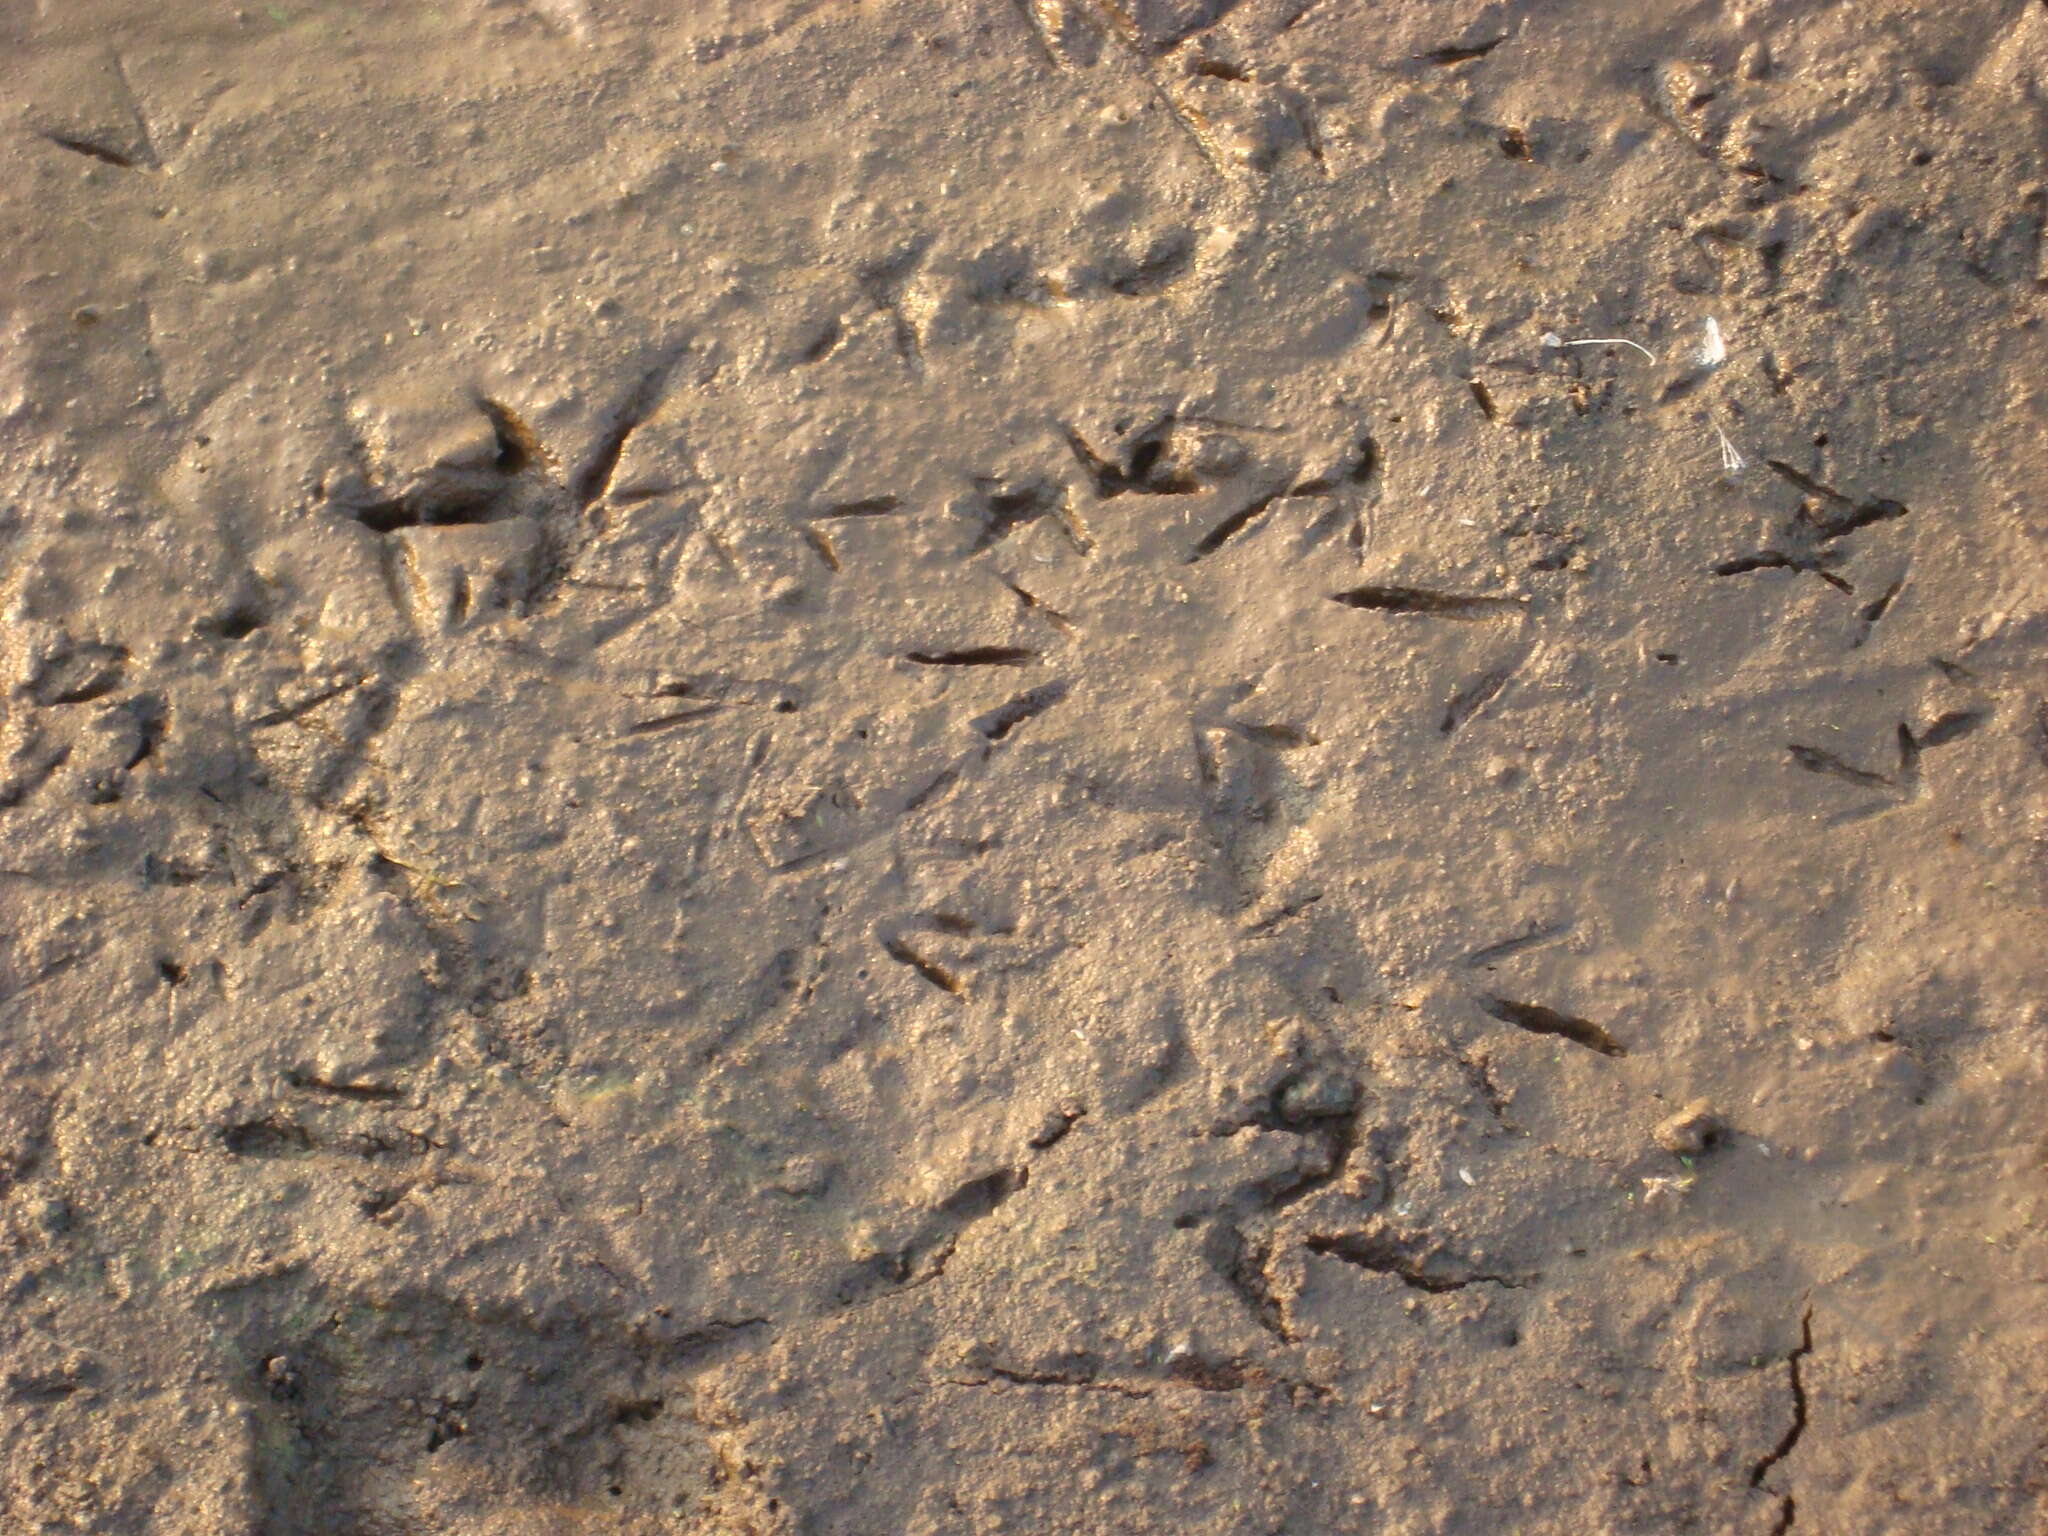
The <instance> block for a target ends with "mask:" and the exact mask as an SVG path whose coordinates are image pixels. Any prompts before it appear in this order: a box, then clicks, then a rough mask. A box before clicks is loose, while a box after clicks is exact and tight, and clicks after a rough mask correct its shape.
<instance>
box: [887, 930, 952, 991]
mask: <svg viewBox="0 0 2048 1536" xmlns="http://www.w3.org/2000/svg"><path fill="white" fill-rule="evenodd" d="M882 949H883V951H884V952H885V953H886V954H887V955H888V956H889V958H890V959H891V960H894V961H895V962H896V963H897V964H898V965H907V966H909V967H910V969H912V970H913V971H915V972H917V974H918V975H920V976H922V977H923V978H924V979H925V980H926V981H928V982H930V983H931V984H932V985H933V986H935V987H937V988H938V989H939V990H940V991H941V992H944V993H946V994H947V995H948V996H951V997H958V996H960V995H961V994H962V993H964V992H965V991H966V990H967V984H966V983H965V982H963V981H962V980H961V979H960V978H959V977H958V976H956V975H954V974H953V973H952V972H951V971H949V970H947V969H946V968H945V967H944V966H943V965H940V964H939V963H938V962H937V961H936V960H931V959H928V958H926V957H925V956H924V955H922V954H920V953H918V952H917V951H916V950H914V949H912V948H911V947H910V946H909V945H908V944H906V943H904V942H903V940H901V939H896V938H891V939H884V940H882Z"/></svg>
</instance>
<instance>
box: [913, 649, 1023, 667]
mask: <svg viewBox="0 0 2048 1536" xmlns="http://www.w3.org/2000/svg"><path fill="white" fill-rule="evenodd" d="M903 659H904V660H905V661H914V662H916V663H917V664H918V665H919V666H920V667H1021V666H1023V665H1024V664H1025V663H1026V662H1032V661H1036V660H1038V652H1036V651H1032V650H1026V649H1025V648H1024V647H1023V646H1021V645H970V646H967V647H965V648H964V649H962V650H957V651H905V652H904V653H903Z"/></svg>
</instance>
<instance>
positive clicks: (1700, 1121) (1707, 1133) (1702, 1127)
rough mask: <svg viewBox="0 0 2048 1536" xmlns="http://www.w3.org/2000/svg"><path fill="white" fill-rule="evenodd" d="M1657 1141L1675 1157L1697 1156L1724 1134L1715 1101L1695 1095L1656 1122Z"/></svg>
mask: <svg viewBox="0 0 2048 1536" xmlns="http://www.w3.org/2000/svg"><path fill="white" fill-rule="evenodd" d="M1655 1134H1656V1137H1657V1145H1658V1146H1660V1147H1662V1148H1663V1149H1664V1150H1665V1151H1666V1152H1669V1153H1671V1154H1672V1156H1674V1157H1696V1156H1698V1155H1699V1154H1700V1153H1702V1152H1704V1151H1706V1150H1707V1149H1708V1148H1709V1147H1711V1146H1712V1145H1713V1144H1714V1143H1715V1141H1716V1140H1717V1139H1719V1137H1720V1134H1721V1120H1720V1117H1719V1116H1718V1115H1716V1114H1715V1113H1714V1107H1713V1105H1711V1104H1709V1103H1708V1102H1707V1101H1706V1100H1705V1099H1694V1100H1693V1101H1692V1102H1691V1103H1690V1104H1688V1105H1686V1106H1685V1108H1683V1109H1681V1110H1680V1111H1679V1112H1678V1113H1677V1114H1675V1115H1672V1116H1670V1117H1668V1118H1666V1119H1663V1120H1660V1121H1658V1122H1657V1130H1656V1133H1655Z"/></svg>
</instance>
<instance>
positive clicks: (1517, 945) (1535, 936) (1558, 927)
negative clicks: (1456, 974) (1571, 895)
mask: <svg viewBox="0 0 2048 1536" xmlns="http://www.w3.org/2000/svg"><path fill="white" fill-rule="evenodd" d="M1571 931H1572V925H1571V924H1570V923H1548V924H1545V923H1531V924H1529V926H1528V927H1527V928H1525V929H1523V930H1522V932H1520V933H1518V934H1516V935H1514V936H1513V937H1512V938H1506V939H1502V940H1500V941H1499V942H1498V943H1495V944H1488V945H1486V946H1485V947H1484V948H1481V949H1475V950H1473V951H1472V953H1471V954H1469V955H1467V956H1466V957H1465V964H1467V965H1469V966H1471V967H1472V968H1473V969H1475V970H1484V969H1486V968H1487V967H1488V966H1490V965H1493V964H1495V963H1496V962H1498V961H1501V960H1505V959H1507V958H1508V956H1510V955H1518V954H1520V953H1521V952H1522V951H1523V950H1525V949H1534V948H1535V947H1536V946H1537V945H1538V944H1548V943H1549V942H1550V941H1551V940H1552V939H1560V938H1563V937H1564V936H1565V935H1566V934H1568V933H1570V932H1571Z"/></svg>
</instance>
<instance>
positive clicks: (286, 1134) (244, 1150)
mask: <svg viewBox="0 0 2048 1536" xmlns="http://www.w3.org/2000/svg"><path fill="white" fill-rule="evenodd" d="M220 1144H221V1145H222V1146H223V1147H225V1148H227V1150H228V1154H229V1156H231V1157H295V1156H298V1155H300V1154H302V1153H307V1152H311V1151H312V1150H313V1136H312V1133H311V1132H309V1131H308V1130H307V1129H306V1128H305V1127H304V1126H303V1125H295V1124H293V1123H292V1122H291V1121H289V1120H279V1119H275V1118H272V1119H268V1120H244V1121H241V1122H240V1123H238V1124H235V1125H224V1126H222V1127H221V1128H220Z"/></svg>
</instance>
